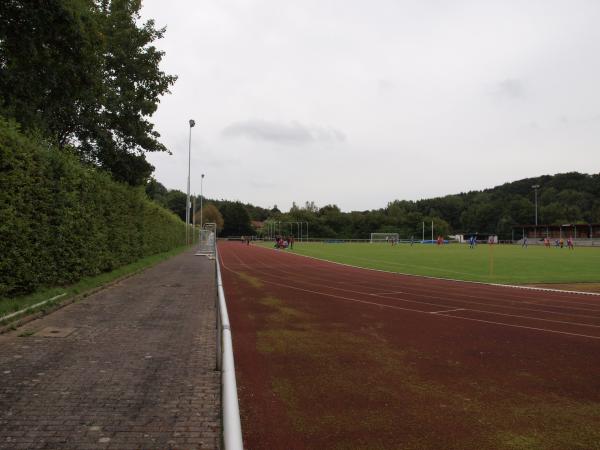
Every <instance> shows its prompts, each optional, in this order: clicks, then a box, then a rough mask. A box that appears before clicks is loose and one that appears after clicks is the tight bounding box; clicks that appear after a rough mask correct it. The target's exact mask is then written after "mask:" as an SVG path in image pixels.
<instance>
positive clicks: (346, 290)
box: [236, 256, 600, 328]
mask: <svg viewBox="0 0 600 450" xmlns="http://www.w3.org/2000/svg"><path fill="white" fill-rule="evenodd" d="M236 258H237V256H236ZM237 259H238V260H239V261H240V262H241V263H242V264H243V265H244V266H245V267H246V268H247V269H248V270H251V271H253V272H255V273H256V272H258V273H260V274H262V275H263V276H266V277H272V278H277V279H283V280H289V278H288V277H284V276H278V275H274V274H273V273H265V272H264V271H261V270H259V269H256V268H252V267H250V266H249V265H248V264H247V263H244V262H242V261H241V260H240V259H239V258H237ZM295 281H296V282H297V283H302V284H306V285H309V286H315V287H318V288H322V287H324V285H322V284H318V283H315V282H310V281H302V280H300V281H299V280H295ZM325 287H326V288H328V289H334V290H338V291H344V292H351V293H354V294H360V295H369V296H373V297H378V298H382V299H386V300H394V301H400V302H405V303H416V304H418V305H427V306H436V307H439V308H442V307H448V306H450V305H440V304H437V303H430V302H424V301H418V300H409V299H403V298H397V297H391V298H390V297H383V296H380V295H378V294H372V293H368V292H362V291H355V290H352V289H343V288H337V287H334V286H329V285H326V286H325ZM412 295H417V296H422V297H430V298H437V299H440V300H449V301H451V302H458V303H461V302H462V303H468V304H475V305H483V306H491V307H498V308H507V309H511V308H512V309H519V310H524V311H534V312H541V313H549V314H556V315H562V316H571V317H582V318H585V319H592V320H593V319H596V317H590V316H581V315H578V314H568V313H559V312H555V311H544V310H539V309H531V308H519V307H516V306H504V305H497V304H491V305H490V304H487V303H479V302H472V301H469V300H461V299H446V298H444V297H437V296H431V295H426V294H412ZM459 309H465V310H466V308H459ZM468 310H469V311H473V312H478V313H481V314H489V315H496V316H505V317H515V318H520V319H528V320H534V321H538V322H540V321H541V322H551V323H560V324H565V325H574V326H583V327H589V328H600V325H594V324H589V323H581V322H571V321H564V320H553V319H544V318H541V317H533V316H523V315H518V314H508V313H501V312H496V311H488V310H481V309H473V308H468Z"/></svg>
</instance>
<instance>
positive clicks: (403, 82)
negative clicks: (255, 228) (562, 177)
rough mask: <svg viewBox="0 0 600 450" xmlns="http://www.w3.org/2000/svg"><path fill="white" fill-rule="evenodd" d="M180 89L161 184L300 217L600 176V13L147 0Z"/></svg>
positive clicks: (576, 2) (453, 5) (517, 5)
mask: <svg viewBox="0 0 600 450" xmlns="http://www.w3.org/2000/svg"><path fill="white" fill-rule="evenodd" d="M143 15H144V18H154V19H155V20H156V23H157V25H158V26H166V27H167V32H166V34H165V37H164V38H163V39H162V40H161V41H160V42H159V43H158V46H159V47H160V48H161V49H163V50H164V51H165V52H166V55H165V57H164V59H163V63H162V68H163V70H165V71H166V72H168V73H171V74H176V75H178V76H179V80H178V81H177V82H176V84H175V86H174V87H173V88H172V94H171V95H168V96H165V97H164V98H163V99H162V101H161V104H160V106H159V109H158V112H157V113H156V114H155V115H154V117H153V118H152V121H153V122H154V123H155V124H156V127H157V130H158V131H159V132H160V133H161V135H162V142H163V143H164V144H165V145H166V146H167V147H168V148H169V149H170V150H171V151H172V152H173V155H172V156H168V155H166V154H160V155H150V156H149V158H148V159H149V160H150V162H151V163H152V164H154V165H155V166H156V171H155V176H156V178H157V179H158V180H159V181H160V182H161V183H163V184H164V185H165V186H167V187H168V188H170V189H180V190H182V191H184V192H185V190H186V176H187V157H188V130H189V127H188V120H189V119H194V120H195V121H196V127H195V128H193V130H192V180H191V185H192V192H196V193H199V192H200V174H201V173H205V174H206V178H205V179H204V194H205V195H206V196H208V197H211V198H225V199H230V200H241V201H243V202H250V203H254V204H257V205H260V206H264V207H271V206H273V205H274V204H276V205H277V206H278V207H279V208H280V209H282V210H287V209H289V207H290V206H291V204H292V201H296V203H298V204H303V203H304V202H305V201H307V200H312V201H314V202H315V203H317V205H319V206H323V205H325V204H329V203H335V204H337V205H339V206H340V207H341V208H342V210H344V211H349V210H363V209H373V208H380V207H384V206H385V205H386V204H387V202H388V201H391V200H394V199H408V200H416V199H420V198H428V197H434V196H441V195H445V194H451V193H458V192H464V191H468V190H474V189H483V188H486V187H492V186H495V185H498V184H502V183H504V182H507V181H513V180H517V179H521V178H526V177H531V176H537V175H543V174H554V173H560V172H567V171H580V172H586V173H596V172H598V170H599V167H600V145H599V143H600V86H599V82H600V25H599V24H600V1H597V0H589V1H586V0H564V1H552V0H540V1H534V0H528V1H526V2H524V1H521V0H519V1H508V0H497V1H485V0H476V1H458V0H456V1H446V0H413V1H403V0H389V1H388V0H371V1H366V0H362V1H359V0H336V1H333V0H286V1H281V0H271V1H267V0H213V1H209V0H171V1H164V0H144V8H143Z"/></svg>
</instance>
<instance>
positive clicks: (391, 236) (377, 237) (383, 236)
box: [371, 233, 400, 244]
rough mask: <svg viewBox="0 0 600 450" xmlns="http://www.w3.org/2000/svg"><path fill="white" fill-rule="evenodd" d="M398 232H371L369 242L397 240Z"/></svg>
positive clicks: (398, 238) (398, 237)
mask: <svg viewBox="0 0 600 450" xmlns="http://www.w3.org/2000/svg"><path fill="white" fill-rule="evenodd" d="M399 240H400V234H398V233H371V244H372V243H373V242H390V241H391V242H398V241H399Z"/></svg>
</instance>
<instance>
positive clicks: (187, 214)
mask: <svg viewBox="0 0 600 450" xmlns="http://www.w3.org/2000/svg"><path fill="white" fill-rule="evenodd" d="M189 123H190V137H189V140H188V176H187V200H186V203H185V245H188V244H189V243H190V238H189V234H190V230H189V225H190V207H191V204H190V172H191V166H192V128H193V127H194V125H196V122H194V120H193V119H190V122H189Z"/></svg>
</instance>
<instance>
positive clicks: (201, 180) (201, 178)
mask: <svg viewBox="0 0 600 450" xmlns="http://www.w3.org/2000/svg"><path fill="white" fill-rule="evenodd" d="M203 181H204V174H202V175H200V229H201V230H202V182H203Z"/></svg>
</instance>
